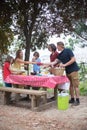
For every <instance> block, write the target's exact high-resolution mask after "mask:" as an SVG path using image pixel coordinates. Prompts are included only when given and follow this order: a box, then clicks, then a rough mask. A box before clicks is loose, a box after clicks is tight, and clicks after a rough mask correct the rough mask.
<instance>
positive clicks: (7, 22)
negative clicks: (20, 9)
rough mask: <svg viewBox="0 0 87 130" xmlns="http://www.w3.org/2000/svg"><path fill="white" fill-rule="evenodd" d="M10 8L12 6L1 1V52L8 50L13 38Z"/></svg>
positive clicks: (4, 52)
mask: <svg viewBox="0 0 87 130" xmlns="http://www.w3.org/2000/svg"><path fill="white" fill-rule="evenodd" d="M10 10H11V8H10V7H9V6H8V4H7V3H5V1H0V54H6V53H7V52H8V46H10V44H11V42H12V40H13V33H12V30H11V28H10V26H11V24H12V19H11V17H10V16H11V12H10Z"/></svg>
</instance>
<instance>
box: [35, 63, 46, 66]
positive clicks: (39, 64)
mask: <svg viewBox="0 0 87 130" xmlns="http://www.w3.org/2000/svg"><path fill="white" fill-rule="evenodd" d="M36 64H37V65H39V66H40V65H44V64H43V63H41V62H37V63H36Z"/></svg>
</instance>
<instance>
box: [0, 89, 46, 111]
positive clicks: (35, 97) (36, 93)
mask: <svg viewBox="0 0 87 130" xmlns="http://www.w3.org/2000/svg"><path fill="white" fill-rule="evenodd" d="M0 91H1V92H3V93H4V95H3V98H4V104H9V103H10V99H11V98H10V96H11V93H17V94H27V95H29V96H30V98H31V109H32V110H33V109H34V107H37V106H39V99H40V98H41V96H43V97H44V98H43V100H44V103H46V102H47V91H43V90H30V89H20V88H9V87H0Z"/></svg>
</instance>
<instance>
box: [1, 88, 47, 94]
mask: <svg viewBox="0 0 87 130" xmlns="http://www.w3.org/2000/svg"><path fill="white" fill-rule="evenodd" d="M0 91H6V92H14V93H22V94H30V95H36V96H41V95H46V94H47V92H46V91H42V90H28V89H19V88H8V87H0Z"/></svg>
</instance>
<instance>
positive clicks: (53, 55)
mask: <svg viewBox="0 0 87 130" xmlns="http://www.w3.org/2000/svg"><path fill="white" fill-rule="evenodd" d="M48 50H49V51H50V52H51V54H50V62H54V61H55V59H56V58H57V57H58V52H57V51H56V46H55V45H54V44H49V45H48ZM54 66H57V64H55V65H54Z"/></svg>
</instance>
